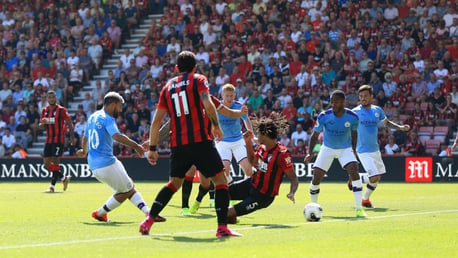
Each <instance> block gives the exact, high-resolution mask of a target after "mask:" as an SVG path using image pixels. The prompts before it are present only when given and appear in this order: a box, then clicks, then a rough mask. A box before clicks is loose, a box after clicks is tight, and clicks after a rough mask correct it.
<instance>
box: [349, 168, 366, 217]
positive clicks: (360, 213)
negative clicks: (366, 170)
mask: <svg viewBox="0 0 458 258" xmlns="http://www.w3.org/2000/svg"><path fill="white" fill-rule="evenodd" d="M344 168H345V170H346V171H347V173H348V176H349V177H350V179H351V185H352V191H353V196H354V199H355V209H356V216H357V217H366V213H365V212H364V210H363V209H362V207H361V198H362V190H363V184H362V182H361V178H360V176H359V173H358V163H357V162H350V163H348V164H347V165H345V167H344Z"/></svg>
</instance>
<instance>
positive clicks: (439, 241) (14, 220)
mask: <svg viewBox="0 0 458 258" xmlns="http://www.w3.org/2000/svg"><path fill="white" fill-rule="evenodd" d="M286 181H287V180H286ZM163 185H164V183H163V182H162V183H149V182H137V184H136V186H137V189H138V190H139V191H140V192H141V193H142V195H143V197H144V198H145V200H146V201H147V202H148V205H150V204H151V202H152V201H153V198H154V197H155V195H156V194H157V192H158V191H159V189H160V188H161V187H162V186H163ZM47 186H48V184H47V182H36V183H0V229H1V230H0V236H1V237H0V257H5V258H6V257H8V258H9V257H78V258H83V257H458V249H457V247H458V184H453V183H433V184H431V183H430V184H413V183H410V184H406V183H395V184H394V183H381V184H379V187H378V188H377V191H376V192H375V193H374V194H373V196H372V198H371V200H372V203H373V204H374V206H376V208H375V209H366V213H367V214H368V217H367V218H366V219H356V218H355V211H354V202H353V194H352V193H351V192H350V191H348V189H347V186H346V184H345V183H344V182H342V183H331V182H323V183H322V184H321V194H320V198H319V203H320V204H321V207H322V208H323V210H324V211H323V218H322V220H321V221H320V222H316V223H313V222H306V221H305V219H304V217H303V214H302V210H303V207H304V206H305V204H306V203H308V202H309V194H308V191H309V187H308V186H309V183H305V182H302V183H300V185H299V189H298V192H297V193H296V203H295V204H293V203H291V202H290V201H289V200H288V199H287V198H286V197H285V195H286V193H287V191H288V190H289V182H286V183H284V184H283V185H282V187H281V193H280V195H279V196H278V197H277V198H276V200H275V201H274V202H273V204H272V205H271V206H270V207H269V208H267V209H264V210H260V211H257V212H255V213H253V214H249V215H247V216H244V217H240V222H239V223H238V224H236V225H232V226H231V228H233V229H235V230H236V231H238V232H239V233H242V234H243V235H244V236H243V237H240V238H238V237H231V238H223V239H218V238H216V237H215V232H216V217H215V212H214V210H213V209H212V208H209V207H208V203H209V202H208V197H205V198H204V200H203V202H202V205H201V208H200V209H199V211H198V213H197V214H195V215H193V216H191V217H182V216H181V215H180V211H181V190H179V191H178V192H177V193H176V194H175V195H174V197H173V198H172V200H171V201H170V203H169V205H168V206H167V207H166V208H165V209H164V210H163V212H162V213H161V215H163V216H165V217H167V221H166V222H163V223H155V224H154V225H153V227H152V228H151V235H150V236H141V235H140V234H139V233H138V226H139V223H140V222H141V221H142V220H143V218H144V216H143V214H142V213H141V212H140V211H139V210H138V209H137V208H136V207H134V206H133V205H132V204H131V203H130V202H129V201H126V202H125V203H124V204H123V205H121V206H120V207H119V208H118V209H116V210H114V211H113V212H111V213H109V214H108V216H109V219H110V220H111V222H110V223H103V222H98V221H95V220H94V219H93V218H92V217H91V212H92V211H93V210H95V209H97V208H99V207H100V205H101V204H103V203H104V202H105V201H106V200H107V198H108V197H109V195H110V194H111V190H110V189H109V188H108V187H107V186H105V185H103V184H101V183H98V182H93V183H86V182H84V183H83V182H70V184H69V187H68V190H67V192H65V193H62V192H61V189H62V186H60V185H59V186H58V187H57V189H56V190H57V192H56V193H54V194H46V193H43V190H44V189H46V187H47ZM197 189H198V184H196V183H195V184H194V185H193V193H192V195H191V201H190V204H192V200H193V199H194V197H195V195H196V193H197Z"/></svg>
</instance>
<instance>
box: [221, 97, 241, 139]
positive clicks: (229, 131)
mask: <svg viewBox="0 0 458 258" xmlns="http://www.w3.org/2000/svg"><path fill="white" fill-rule="evenodd" d="M221 102H222V101H221ZM242 106H243V104H242V103H240V102H238V101H234V102H233V103H232V106H230V107H229V108H230V109H234V110H240V109H241V108H242ZM218 119H219V123H220V126H221V130H223V133H224V134H223V139H221V141H223V142H236V141H238V140H240V139H242V138H243V135H242V125H241V124H240V118H230V117H227V116H223V115H221V114H220V113H218ZM241 119H242V120H247V119H248V115H243V116H242V117H241Z"/></svg>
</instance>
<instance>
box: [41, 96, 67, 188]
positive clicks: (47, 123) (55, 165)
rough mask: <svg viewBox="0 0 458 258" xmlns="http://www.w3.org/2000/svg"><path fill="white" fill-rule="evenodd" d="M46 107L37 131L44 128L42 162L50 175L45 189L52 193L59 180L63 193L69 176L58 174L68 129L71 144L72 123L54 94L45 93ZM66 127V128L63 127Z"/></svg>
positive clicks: (42, 112)
mask: <svg viewBox="0 0 458 258" xmlns="http://www.w3.org/2000/svg"><path fill="white" fill-rule="evenodd" d="M46 99H47V101H48V106H46V107H44V108H43V109H42V110H41V116H40V123H39V124H38V128H39V129H43V128H46V143H45V147H44V151H43V161H44V164H45V167H46V169H48V170H49V171H50V172H51V173H52V179H51V185H50V186H49V188H48V189H46V192H47V193H54V189H55V186H56V182H57V181H58V180H60V181H61V182H62V185H63V189H64V191H65V190H67V186H68V182H69V181H70V177H69V176H64V175H63V174H62V172H60V166H59V162H60V158H61V157H62V153H63V148H64V142H65V133H66V129H67V127H68V130H69V133H70V142H71V143H73V138H74V132H73V122H72V119H71V117H70V115H69V114H68V112H67V109H66V108H65V107H63V106H61V105H59V104H57V97H56V92H54V91H52V90H50V91H48V92H47V93H46ZM64 125H66V126H64Z"/></svg>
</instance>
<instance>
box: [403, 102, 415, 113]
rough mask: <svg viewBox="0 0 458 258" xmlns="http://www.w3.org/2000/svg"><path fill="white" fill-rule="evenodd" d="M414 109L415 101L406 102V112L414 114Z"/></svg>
mask: <svg viewBox="0 0 458 258" xmlns="http://www.w3.org/2000/svg"><path fill="white" fill-rule="evenodd" d="M414 110H415V103H413V102H406V105H405V106H404V111H405V112H406V114H412V113H413V111H414Z"/></svg>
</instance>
